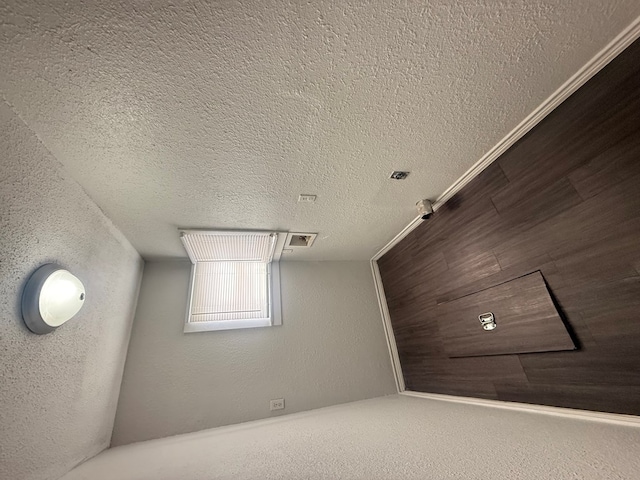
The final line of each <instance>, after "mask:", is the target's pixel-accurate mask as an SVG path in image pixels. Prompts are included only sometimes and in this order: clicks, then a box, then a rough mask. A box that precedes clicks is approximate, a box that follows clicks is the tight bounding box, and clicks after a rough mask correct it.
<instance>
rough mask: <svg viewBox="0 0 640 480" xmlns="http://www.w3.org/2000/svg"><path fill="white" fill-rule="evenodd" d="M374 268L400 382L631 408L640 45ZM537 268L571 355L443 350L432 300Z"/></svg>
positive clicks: (639, 381) (637, 323) (636, 399)
mask: <svg viewBox="0 0 640 480" xmlns="http://www.w3.org/2000/svg"><path fill="white" fill-rule="evenodd" d="M496 101H499V99H496ZM488 121H490V119H488ZM378 265H379V267H380V271H381V275H382V279H383V284H384V288H385V293H386V296H387V301H388V305H389V311H390V314H391V321H392V324H393V329H394V334H395V338H396V343H397V345H398V353H399V356H400V362H401V365H402V369H403V373H404V380H405V383H406V387H407V389H408V390H413V391H420V392H434V393H444V394H452V395H462V396H472V397H481V398H492V399H499V400H511V401H518V402H527V403H537V404H546V405H556V406H564V407H573V408H581V409H587V410H600V411H607V412H618V413H629V414H635V415H638V414H640V41H636V42H635V43H634V44H632V45H631V46H630V47H629V48H628V49H627V50H625V51H624V52H623V53H622V54H621V55H620V56H619V57H617V58H616V59H615V60H614V61H613V62H612V63H611V64H609V65H608V66H607V67H606V68H605V69H603V70H602V71H601V72H600V73H599V74H598V75H596V76H595V77H594V78H592V79H591V80H590V81H589V82H588V83H587V84H586V85H584V86H583V87H582V88H581V89H580V90H578V91H577V92H576V93H575V94H574V95H572V96H571V97H570V98H569V99H567V100H566V101H565V102H564V103H563V104H562V105H560V107H558V108H557V109H556V110H555V111H554V112H552V113H551V114H550V115H549V116H548V117H547V118H546V119H544V120H543V121H542V122H541V123H540V124H539V125H538V126H536V127H535V128H534V129H533V130H532V131H531V132H529V133H528V134H527V135H526V136H525V137H523V138H522V139H521V140H520V141H519V142H517V143H516V144H515V145H514V146H513V147H512V148H510V149H509V150H508V151H507V152H506V153H504V154H503V155H502V156H501V157H500V158H499V159H498V160H497V161H496V162H494V163H493V164H492V165H491V166H489V167H488V168H487V169H486V170H485V171H484V172H482V173H481V174H480V175H479V176H478V177H477V178H476V179H474V180H473V181H472V182H471V183H470V184H468V185H467V186H465V187H464V188H463V189H462V190H461V191H460V192H459V193H458V194H457V195H456V196H455V197H453V198H452V199H451V200H449V201H448V202H447V203H446V204H445V205H444V206H443V207H442V208H440V209H439V210H438V211H437V212H436V213H435V214H434V216H433V217H432V218H431V219H430V220H427V221H425V222H424V223H423V224H421V225H420V227H418V228H417V229H416V230H414V231H413V232H412V233H410V234H409V235H408V236H407V237H406V238H405V239H404V240H403V241H402V242H400V243H399V244H398V245H396V246H395V247H394V248H393V249H392V250H391V251H389V252H388V253H387V254H386V255H384V256H383V257H382V258H381V259H380V260H379V262H378ZM536 270H540V271H541V272H542V275H543V276H544V279H545V281H546V282H547V286H548V287H549V290H550V291H551V293H552V296H553V297H554V300H555V301H556V303H557V306H558V308H559V310H560V311H561V313H562V315H563V316H564V318H565V321H566V323H567V325H568V326H569V328H570V330H571V333H572V335H573V337H574V341H575V342H576V344H577V346H578V349H577V350H574V351H566V352H554V353H529V354H519V355H504V356H484V357H474V358H449V357H448V356H447V354H446V353H445V351H444V349H443V339H442V338H441V336H440V334H439V330H438V322H437V318H436V315H435V310H436V305H437V304H438V303H440V302H444V301H447V300H452V299H455V298H458V297H461V296H462V295H467V294H470V293H473V292H476V291H479V290H482V289H485V288H487V287H491V286H493V285H497V284H500V283H502V282H505V281H507V280H511V279H513V278H517V277H519V276H522V275H525V274H527V273H530V272H533V271H536Z"/></svg>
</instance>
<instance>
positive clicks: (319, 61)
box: [0, 0, 640, 260]
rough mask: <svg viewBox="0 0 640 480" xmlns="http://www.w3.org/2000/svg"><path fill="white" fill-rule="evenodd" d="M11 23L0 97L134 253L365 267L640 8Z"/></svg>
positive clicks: (561, 0)
mask: <svg viewBox="0 0 640 480" xmlns="http://www.w3.org/2000/svg"><path fill="white" fill-rule="evenodd" d="M0 14H1V15H2V24H1V32H2V68H1V70H0V89H1V90H2V93H3V96H4V97H5V99H6V100H7V101H8V102H9V103H10V104H11V105H12V107H13V108H14V109H15V111H16V112H17V113H18V114H19V115H20V116H21V117H22V119H23V120H24V121H25V122H26V123H27V124H28V126H29V127H30V128H31V129H32V130H33V131H34V132H35V134H37V135H38V137H39V138H40V139H41V141H42V142H43V143H44V145H45V146H46V147H47V148H48V149H49V150H50V151H51V152H52V153H53V155H55V156H56V157H57V158H58V160H59V161H60V162H62V163H63V164H64V165H65V166H66V168H67V169H68V171H69V172H70V174H71V175H72V176H73V177H74V178H75V179H76V180H77V181H78V182H79V183H80V184H81V185H82V186H83V187H84V188H85V189H86V191H87V192H88V193H89V195H90V196H91V197H92V198H93V199H94V200H95V201H96V203H97V204H98V205H99V206H100V207H101V208H102V209H103V210H104V211H105V212H106V214H107V215H108V216H109V217H110V218H111V219H112V220H113V221H114V223H115V224H116V225H117V226H118V227H120V229H121V230H122V231H123V232H124V233H125V235H126V236H127V237H128V238H129V239H130V240H131V242H132V243H133V244H134V246H135V247H136V248H137V249H138V250H139V251H140V253H141V254H142V255H143V256H145V257H146V258H158V257H184V256H185V252H184V250H183V248H182V246H181V244H180V242H179V240H178V235H177V232H176V228H177V227H217V228H259V229H262V228H265V229H272V228H275V229H284V230H292V231H311V232H316V231H317V232H319V236H318V239H317V241H316V243H315V244H314V246H313V247H312V248H311V249H309V250H308V251H304V252H296V253H294V254H292V255H293V257H292V258H304V259H314V260H324V259H365V258H369V257H371V256H372V254H373V253H374V252H375V251H376V250H377V249H378V248H380V247H381V246H383V245H384V244H385V243H386V242H387V241H388V240H389V239H390V238H392V237H393V236H394V235H395V234H396V233H397V232H398V231H399V230H400V229H402V228H403V227H404V226H405V225H406V224H407V223H408V222H409V221H410V220H411V219H412V218H413V217H414V216H415V215H414V214H415V211H414V204H415V202H416V201H417V200H419V199H421V198H424V197H430V198H435V197H437V196H438V195H439V194H441V193H442V192H443V191H444V190H445V189H446V188H447V187H449V186H450V185H451V184H452V183H453V182H454V181H455V180H456V179H457V178H458V177H459V176H460V175H461V174H462V173H463V172H464V171H465V170H467V169H468V168H469V167H470V166H471V165H472V164H473V163H475V162H476V161H477V160H478V159H479V158H480V157H481V156H482V155H483V154H484V153H485V152H486V151H487V150H489V149H490V148H491V147H492V146H493V145H495V144H496V143H497V142H498V141H499V140H500V138H502V137H503V136H504V135H505V134H506V133H507V132H509V131H510V130H511V129H512V128H513V127H514V126H515V125H517V124H518V123H519V122H520V121H521V120H522V119H523V118H524V117H525V116H526V115H527V114H529V113H530V112H531V111H532V110H533V109H534V108H535V107H536V106H537V105H539V104H540V103H541V102H542V101H543V100H544V99H545V98H546V97H548V96H549V94H551V93H552V92H553V91H554V90H555V89H556V88H558V87H559V86H560V85H561V84H562V83H563V82H564V81H565V80H566V79H567V78H569V77H570V76H571V75H572V74H573V73H575V72H576V71H577V70H578V69H579V68H580V67H581V66H582V65H583V64H585V63H586V62H587V61H588V60H589V59H590V58H591V57H592V56H593V55H594V54H595V53H596V52H597V51H599V50H600V49H601V48H602V47H603V46H605V45H606V44H607V43H608V42H609V41H610V40H611V39H612V38H613V37H614V36H615V35H616V34H618V33H619V32H620V31H622V30H623V29H624V27H626V26H627V25H628V24H629V23H631V21H632V20H633V19H634V18H635V17H636V16H638V15H639V14H640V2H638V1H637V0H626V1H610V0H608V1H604V2H603V1H602V0H588V1H586V0H553V1H543V0H525V1H520V0H511V1H503V2H497V1H491V0H486V1H482V0H466V1H460V2H451V1H425V2H418V1H402V2H391V1H383V0H378V1H375V2H364V1H361V0H348V1H336V2H329V1H313V2H302V1H293V0H290V1H259V0H254V1H244V2H240V1H234V2H231V1H219V2H211V1H204V0H202V1H190V2H186V1H185V2H181V1H175V2H167V1H161V0H157V1H151V0H148V1H130V0H126V1H104V2H92V1H91V2H90V1H81V0H76V1H68V2H62V1H56V0H48V1H47V0H40V1H35V0H9V1H6V0H5V1H4V2H2V4H1V5H0ZM394 169H406V170H410V171H411V172H412V173H411V175H410V176H409V178H408V179H407V180H405V181H402V182H397V181H392V180H389V179H388V176H389V173H390V172H391V171H392V170H394ZM300 193H311V194H317V195H318V200H317V202H316V204H298V203H297V196H298V194H300ZM290 255H291V254H290Z"/></svg>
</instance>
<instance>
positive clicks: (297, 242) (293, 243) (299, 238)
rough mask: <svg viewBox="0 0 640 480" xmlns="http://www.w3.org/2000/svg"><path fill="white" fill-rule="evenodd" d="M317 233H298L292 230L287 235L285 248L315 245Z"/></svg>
mask: <svg viewBox="0 0 640 480" xmlns="http://www.w3.org/2000/svg"><path fill="white" fill-rule="evenodd" d="M317 236H318V234H317V233H297V232H291V233H289V235H287V241H286V242H285V248H309V247H310V246H311V245H313V242H314V241H315V239H316V237H317Z"/></svg>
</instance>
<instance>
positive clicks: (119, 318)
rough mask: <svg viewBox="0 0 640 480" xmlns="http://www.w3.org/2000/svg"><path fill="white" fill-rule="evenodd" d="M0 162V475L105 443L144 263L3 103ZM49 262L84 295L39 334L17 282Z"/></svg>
mask: <svg viewBox="0 0 640 480" xmlns="http://www.w3.org/2000/svg"><path fill="white" fill-rule="evenodd" d="M0 172H1V175H0V478H2V479H11V480H22V479H30V480H32V479H33V480H36V479H47V480H51V479H56V478H59V477H60V476H62V475H63V474H65V473H66V472H67V471H69V470H70V469H71V468H73V467H74V466H75V465H77V464H78V463H80V462H82V461H83V460H85V459H87V458H89V457H92V456H94V455H95V454H97V453H98V452H100V451H101V450H103V449H104V448H106V447H107V446H108V445H109V439H110V436H111V431H112V426H113V420H114V416H115V410H116V405H117V398H118V391H119V387H120V381H121V376H122V370H123V366H124V359H125V355H126V350H127V344H128V341H129V335H130V330H131V328H130V327H131V321H132V318H133V312H134V308H135V302H136V296H137V291H138V286H139V282H140V277H141V274H142V266H143V262H142V260H141V259H140V256H139V255H138V254H137V253H136V251H135V250H134V249H133V248H132V247H131V245H130V244H129V243H128V242H127V240H126V239H125V238H124V237H123V236H122V234H121V233H120V232H118V231H117V230H116V229H115V228H114V226H113V225H112V224H111V222H110V221H109V220H108V219H107V218H106V217H105V216H104V215H103V213H102V212H101V211H100V209H99V208H98V207H97V206H96V205H95V204H94V203H93V202H92V201H91V199H90V198H89V197H88V196H87V195H86V193H85V192H84V191H83V190H82V188H81V187H80V186H79V185H78V184H77V183H76V182H75V181H73V180H71V179H70V177H69V175H68V173H67V172H65V171H64V170H63V168H62V165H60V163H59V162H58V161H57V160H56V159H55V158H53V157H52V156H51V155H50V153H49V152H48V151H47V150H46V148H45V147H44V146H43V145H42V144H41V143H40V142H39V140H38V139H37V138H36V136H35V135H34V134H33V133H32V132H31V130H29V128H28V127H27V126H26V125H25V124H24V123H23V122H22V121H21V120H20V119H19V118H18V117H17V116H16V115H15V114H14V113H13V112H12V111H11V109H10V108H9V107H8V105H7V104H6V103H5V102H3V101H0ZM54 261H55V262H57V263H60V264H61V265H63V266H65V267H67V268H68V269H69V270H71V271H72V272H73V273H75V274H76V275H77V276H78V277H79V278H80V279H81V280H82V281H83V283H84V285H85V287H86V291H87V299H86V301H85V305H84V306H83V308H82V310H81V311H80V313H79V314H78V316H77V317H75V318H74V319H72V320H71V321H70V322H68V323H67V324H65V325H63V326H62V327H61V328H60V329H58V330H57V331H56V332H54V333H51V334H49V335H45V336H38V335H34V334H32V333H30V332H29V331H28V330H27V329H26V327H25V326H24V325H23V323H22V319H21V312H20V298H21V294H22V288H23V285H24V283H25V282H26V280H27V279H28V277H29V275H30V274H31V273H32V272H33V271H34V270H35V269H36V268H37V267H38V266H40V265H41V264H43V263H47V262H54Z"/></svg>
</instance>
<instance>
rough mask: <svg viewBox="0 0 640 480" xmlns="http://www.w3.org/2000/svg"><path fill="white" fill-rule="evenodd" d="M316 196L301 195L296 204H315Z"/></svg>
mask: <svg viewBox="0 0 640 480" xmlns="http://www.w3.org/2000/svg"><path fill="white" fill-rule="evenodd" d="M316 198H317V196H316V195H308V194H305V193H301V194H300V196H299V197H298V203H315V201H316Z"/></svg>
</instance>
